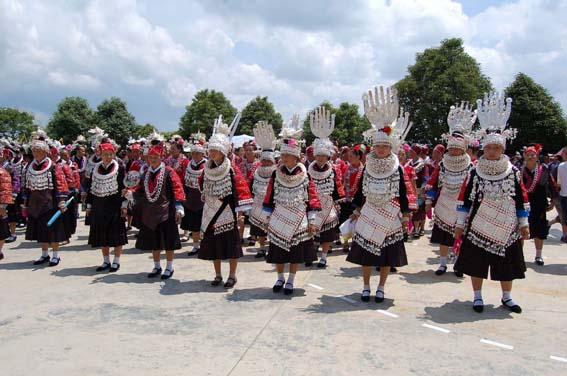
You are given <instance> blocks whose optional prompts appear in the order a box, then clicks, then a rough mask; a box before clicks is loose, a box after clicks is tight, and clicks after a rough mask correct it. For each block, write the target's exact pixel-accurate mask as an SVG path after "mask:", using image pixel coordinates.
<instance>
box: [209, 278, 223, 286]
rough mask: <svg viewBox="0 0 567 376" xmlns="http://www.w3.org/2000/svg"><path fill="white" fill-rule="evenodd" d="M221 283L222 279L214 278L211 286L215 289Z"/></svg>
mask: <svg viewBox="0 0 567 376" xmlns="http://www.w3.org/2000/svg"><path fill="white" fill-rule="evenodd" d="M221 283H222V277H219V276H216V277H215V279H213V281H212V282H211V286H213V287H217V286H218V285H220V284H221Z"/></svg>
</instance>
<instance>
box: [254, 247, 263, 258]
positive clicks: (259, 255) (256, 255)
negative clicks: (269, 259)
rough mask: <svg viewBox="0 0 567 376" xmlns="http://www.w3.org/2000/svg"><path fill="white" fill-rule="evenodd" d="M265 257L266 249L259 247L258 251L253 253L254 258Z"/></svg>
mask: <svg viewBox="0 0 567 376" xmlns="http://www.w3.org/2000/svg"><path fill="white" fill-rule="evenodd" d="M265 257H266V251H265V250H263V249H261V250H259V251H258V253H256V254H255V255H254V258H265Z"/></svg>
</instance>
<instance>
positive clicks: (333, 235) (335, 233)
mask: <svg viewBox="0 0 567 376" xmlns="http://www.w3.org/2000/svg"><path fill="white" fill-rule="evenodd" d="M338 238H339V226H335V227H333V228H331V229H328V230H327V231H323V232H322V233H321V234H319V236H317V237H315V241H316V242H319V243H329V242H334V241H335V240H337V239H338Z"/></svg>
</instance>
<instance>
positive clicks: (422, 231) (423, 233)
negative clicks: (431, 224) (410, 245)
mask: <svg viewBox="0 0 567 376" xmlns="http://www.w3.org/2000/svg"><path fill="white" fill-rule="evenodd" d="M424 235H425V231H424V230H421V231H419V237H420V238H421V237H422V236H424Z"/></svg>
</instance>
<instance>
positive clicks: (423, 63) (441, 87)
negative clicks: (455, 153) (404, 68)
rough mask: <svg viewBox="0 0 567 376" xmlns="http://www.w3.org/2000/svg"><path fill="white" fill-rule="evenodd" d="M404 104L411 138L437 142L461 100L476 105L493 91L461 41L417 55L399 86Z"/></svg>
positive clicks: (445, 44) (444, 41) (447, 40)
mask: <svg viewBox="0 0 567 376" xmlns="http://www.w3.org/2000/svg"><path fill="white" fill-rule="evenodd" d="M396 87H397V89H398V96H399V98H400V105H401V106H402V107H403V108H404V110H405V111H409V113H410V120H411V121H413V124H414V126H413V128H412V130H411V131H410V134H409V137H408V139H410V140H414V141H425V142H435V141H436V140H438V139H439V138H440V136H441V135H442V134H443V133H445V132H446V131H447V114H448V112H449V108H450V107H451V106H452V105H454V104H456V103H459V102H461V101H468V102H471V103H474V101H476V100H477V99H478V98H482V96H483V95H484V93H485V92H488V91H490V90H491V89H492V85H491V84H490V80H489V79H488V77H486V76H485V75H484V74H483V73H482V72H481V69H480V65H479V63H478V62H477V61H476V60H475V59H474V58H473V57H472V56H470V55H468V54H467V53H465V50H464V48H463V41H462V40H461V39H459V38H452V39H445V40H443V41H442V42H441V46H439V47H435V48H428V49H426V50H425V51H424V52H422V53H418V54H417V55H416V61H415V64H414V65H412V66H410V67H408V75H407V76H406V77H404V78H403V79H402V80H401V81H399V82H398V83H397V84H396Z"/></svg>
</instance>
